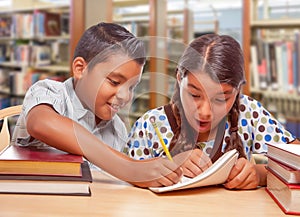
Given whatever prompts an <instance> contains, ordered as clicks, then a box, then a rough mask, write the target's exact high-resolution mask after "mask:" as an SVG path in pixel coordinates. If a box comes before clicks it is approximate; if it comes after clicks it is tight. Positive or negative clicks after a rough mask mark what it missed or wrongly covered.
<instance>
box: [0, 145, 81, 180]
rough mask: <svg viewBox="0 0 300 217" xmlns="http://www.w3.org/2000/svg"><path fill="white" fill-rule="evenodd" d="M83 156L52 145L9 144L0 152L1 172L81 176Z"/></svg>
mask: <svg viewBox="0 0 300 217" xmlns="http://www.w3.org/2000/svg"><path fill="white" fill-rule="evenodd" d="M81 163H83V157H82V156H79V155H74V154H69V153H66V152H63V151H61V150H58V149H55V148H53V147H51V146H28V147H21V146H17V145H10V146H8V147H7V148H6V149H5V150H4V151H3V152H2V153H0V174H18V175H21V174H22V175H53V176H81V175H82V173H81Z"/></svg>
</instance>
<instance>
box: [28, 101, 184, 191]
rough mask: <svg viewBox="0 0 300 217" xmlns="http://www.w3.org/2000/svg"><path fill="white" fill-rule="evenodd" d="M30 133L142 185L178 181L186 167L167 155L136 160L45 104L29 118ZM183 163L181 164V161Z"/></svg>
mask: <svg viewBox="0 0 300 217" xmlns="http://www.w3.org/2000/svg"><path fill="white" fill-rule="evenodd" d="M26 126H27V130H28V132H29V134H30V135H31V136H32V137H34V138H36V139H38V140H40V141H42V142H44V143H46V144H48V145H50V146H53V147H55V148H57V149H60V150H63V151H66V152H70V153H73V154H78V155H83V156H85V157H86V158H87V159H88V160H89V161H91V162H92V163H94V164H95V165H97V166H98V167H100V168H102V169H103V170H105V171H107V172H108V173H110V174H111V175H113V176H115V177H117V178H120V179H122V180H124V181H127V182H129V183H133V184H135V185H137V186H140V187H149V186H161V185H164V186H167V185H172V184H174V183H177V182H178V181H179V180H180V178H181V175H182V170H181V168H179V167H178V166H177V164H176V163H174V162H171V161H169V160H167V159H163V158H154V159H150V160H144V161H135V160H132V159H130V158H129V157H127V156H126V155H124V154H122V153H120V152H118V151H116V150H114V149H112V148H110V147H109V146H108V145H106V144H104V143H103V142H102V141H100V140H99V139H98V138H97V137H96V136H94V135H93V134H91V133H90V132H89V131H88V130H86V129H85V128H84V127H82V126H81V125H80V124H78V123H76V122H74V121H72V120H71V119H69V118H67V117H64V116H61V115H60V114H58V113H57V112H55V110H54V109H53V108H52V107H51V106H50V105H46V104H41V105H38V106H35V107H34V108H32V109H31V110H30V112H29V113H28V115H27V117H26ZM179 165H180V164H179Z"/></svg>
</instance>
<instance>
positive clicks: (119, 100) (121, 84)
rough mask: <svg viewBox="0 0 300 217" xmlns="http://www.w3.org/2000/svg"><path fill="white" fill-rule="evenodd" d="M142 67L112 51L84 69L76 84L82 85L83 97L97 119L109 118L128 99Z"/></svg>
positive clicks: (131, 95)
mask: <svg viewBox="0 0 300 217" xmlns="http://www.w3.org/2000/svg"><path fill="white" fill-rule="evenodd" d="M142 70H143V67H142V66H141V65H139V64H138V63H137V62H135V61H134V60H132V59H129V58H128V57H125V55H114V56H112V57H111V58H109V59H108V60H107V61H106V62H101V63H98V64H97V65H95V66H94V67H93V68H92V69H91V71H89V72H86V73H84V74H85V75H84V76H83V77H85V78H84V79H81V83H82V84H81V85H80V86H82V87H85V88H84V92H85V94H84V95H85V97H84V98H85V99H84V100H83V101H84V104H85V105H86V106H88V107H89V108H90V109H91V110H92V111H93V112H94V113H95V115H96V116H97V122H99V121H101V120H110V119H112V117H113V116H114V115H115V114H116V113H117V112H118V111H119V110H120V109H121V108H123V107H124V106H125V105H126V104H127V103H128V102H130V101H131V100H132V97H133V91H134V88H135V87H136V85H137V84H138V83H139V82H140V79H141V75H142ZM77 83H78V84H80V82H77ZM83 83H84V84H83ZM80 98H81V99H82V98H83V97H80Z"/></svg>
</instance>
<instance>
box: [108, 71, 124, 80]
mask: <svg viewBox="0 0 300 217" xmlns="http://www.w3.org/2000/svg"><path fill="white" fill-rule="evenodd" d="M108 76H116V77H119V78H121V79H123V80H127V79H128V78H126V77H125V76H124V75H122V74H121V73H119V72H116V71H112V72H110V73H109V74H108Z"/></svg>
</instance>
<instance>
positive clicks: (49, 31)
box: [44, 12, 61, 36]
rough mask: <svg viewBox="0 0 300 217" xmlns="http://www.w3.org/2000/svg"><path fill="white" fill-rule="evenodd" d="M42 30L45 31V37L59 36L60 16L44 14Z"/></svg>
mask: <svg viewBox="0 0 300 217" xmlns="http://www.w3.org/2000/svg"><path fill="white" fill-rule="evenodd" d="M44 29H45V35H46V36H58V35H61V18H60V14H58V13H50V12H45V19H44Z"/></svg>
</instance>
